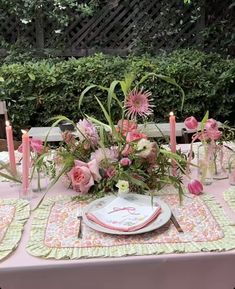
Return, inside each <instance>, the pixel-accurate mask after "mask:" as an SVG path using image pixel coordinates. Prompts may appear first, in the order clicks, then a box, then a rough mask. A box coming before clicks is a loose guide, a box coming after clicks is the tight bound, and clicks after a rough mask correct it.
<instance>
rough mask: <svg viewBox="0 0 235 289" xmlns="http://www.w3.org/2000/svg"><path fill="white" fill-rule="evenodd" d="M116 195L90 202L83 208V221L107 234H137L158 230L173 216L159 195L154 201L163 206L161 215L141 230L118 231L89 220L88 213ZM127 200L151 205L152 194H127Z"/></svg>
mask: <svg viewBox="0 0 235 289" xmlns="http://www.w3.org/2000/svg"><path fill="white" fill-rule="evenodd" d="M115 198H116V196H114V195H112V196H107V197H104V198H101V199H97V200H94V201H93V202H91V203H90V204H88V205H87V206H86V207H85V208H84V209H83V213H82V217H83V221H84V223H85V224H86V225H87V226H88V227H90V228H92V229H94V230H96V231H99V232H103V233H107V234H114V235H136V234H142V233H146V232H150V231H153V230H156V229H158V228H160V227H162V226H163V225H165V224H166V223H167V222H168V221H169V220H170V217H171V210H170V208H169V207H168V205H167V204H166V203H165V202H163V201H161V200H160V199H159V198H158V197H153V202H154V203H157V204H158V205H159V206H160V207H161V213H160V215H159V216H158V217H157V218H156V219H155V220H154V221H152V222H151V223H149V224H148V225H147V226H145V227H144V228H141V229H139V230H136V231H131V232H122V231H118V230H113V229H108V228H105V227H103V226H101V225H99V224H97V223H95V222H93V221H91V220H89V219H88V218H87V216H86V214H87V213H92V211H93V210H97V209H100V208H102V207H105V206H106V205H107V204H108V203H109V202H111V201H113V199H115ZM124 198H125V199H126V200H128V201H131V202H136V203H138V204H145V205H146V204H149V205H151V197H150V196H145V195H138V194H131V193H129V194H127V195H126V196H125V197H124Z"/></svg>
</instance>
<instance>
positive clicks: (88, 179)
mask: <svg viewBox="0 0 235 289" xmlns="http://www.w3.org/2000/svg"><path fill="white" fill-rule="evenodd" d="M68 175H69V177H70V179H71V181H72V186H73V189H74V190H75V191H76V192H78V193H81V194H82V195H84V194H87V193H88V191H89V189H90V187H92V186H93V185H94V179H93V177H92V174H91V171H90V170H89V169H88V168H87V167H84V166H82V167H80V166H74V167H73V168H72V169H71V171H70V172H69V173H68Z"/></svg>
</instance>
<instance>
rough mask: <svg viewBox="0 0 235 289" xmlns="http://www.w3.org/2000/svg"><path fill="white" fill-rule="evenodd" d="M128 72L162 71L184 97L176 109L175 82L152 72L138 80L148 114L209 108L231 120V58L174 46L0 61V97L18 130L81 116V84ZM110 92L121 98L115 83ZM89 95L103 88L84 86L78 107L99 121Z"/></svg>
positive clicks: (106, 81) (163, 117)
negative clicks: (163, 51) (150, 108)
mask: <svg viewBox="0 0 235 289" xmlns="http://www.w3.org/2000/svg"><path fill="white" fill-rule="evenodd" d="M130 72H132V73H133V74H134V75H136V79H140V78H141V77H142V76H143V75H144V74H146V73H156V74H161V75H167V76H169V77H171V78H174V79H175V80H176V82H177V83H178V84H179V85H180V86H181V87H182V88H183V90H184V92H185V102H184V109H183V112H182V113H181V111H180V110H181V92H180V91H179V89H178V88H177V87H175V86H173V85H171V84H169V83H166V82H164V81H162V80H161V79H152V78H148V79H146V81H145V82H144V84H141V85H143V86H144V88H146V89H148V90H150V91H151V92H152V98H153V102H154V104H155V108H154V116H153V119H152V120H154V121H155V122H159V121H164V122H166V121H168V117H169V112H170V111H172V110H173V111H174V112H175V113H176V115H177V120H178V121H182V120H183V119H184V118H185V117H186V116H189V115H194V116H195V117H197V118H198V119H202V117H203V116H204V114H205V113H206V111H207V110H209V111H210V117H213V118H216V119H218V120H220V121H224V120H229V121H230V123H231V122H232V124H233V122H234V111H235V60H233V59H228V60H225V59H223V58H222V57H221V56H219V55H217V54H208V55H207V54H205V53H203V52H199V51H196V50H181V51H175V52H173V53H171V54H169V55H162V56H158V57H149V56H147V55H146V56H142V57H137V56H129V57H128V58H121V57H110V56H105V55H102V54H97V55H94V56H91V57H86V58H81V59H73V58H72V59H70V60H68V61H60V62H55V61H50V60H47V61H46V60H43V61H38V62H34V63H33V62H25V63H22V64H20V63H15V64H11V65H2V66H1V67H0V79H1V81H0V98H1V99H7V100H8V104H9V115H10V118H11V119H12V121H13V126H14V128H15V129H16V130H18V131H19V129H20V128H27V127H30V126H45V125H46V121H47V120H48V119H49V118H50V117H53V116H55V115H61V114H62V115H66V116H68V117H69V118H70V119H72V120H74V121H77V120H78V119H79V117H81V111H80V109H79V96H80V95H81V93H82V91H83V90H84V89H85V88H86V87H87V86H89V85H91V84H97V83H99V84H102V86H103V87H109V85H110V83H111V82H112V81H113V79H117V80H122V79H123V75H125V73H126V74H127V73H130ZM3 80H4V81H3ZM136 84H137V83H136ZM114 92H115V95H116V96H117V98H118V99H120V100H121V99H122V98H121V88H120V86H119V85H117V86H115V89H114ZM94 96H95V97H97V98H98V99H99V100H100V101H101V102H103V103H105V101H106V96H107V92H106V91H104V90H101V89H99V88H97V89H96V88H94V89H92V90H90V91H88V92H87V93H86V97H85V98H84V100H83V111H84V110H85V114H87V115H89V116H91V117H95V118H98V119H99V120H101V121H104V118H103V119H101V117H100V116H101V112H100V107H99V105H97V102H96V101H94V100H95V98H94ZM111 106H112V107H111V108H112V111H113V115H112V118H113V119H114V120H118V119H120V118H121V116H120V111H119V110H118V102H113V103H112V105H111ZM115 108H117V109H115Z"/></svg>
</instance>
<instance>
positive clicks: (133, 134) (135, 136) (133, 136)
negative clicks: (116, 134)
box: [126, 130, 147, 142]
mask: <svg viewBox="0 0 235 289" xmlns="http://www.w3.org/2000/svg"><path fill="white" fill-rule="evenodd" d="M142 138H144V139H147V135H146V134H144V133H140V132H138V131H137V130H133V131H130V132H128V133H127V136H126V141H127V142H132V141H136V140H139V139H142Z"/></svg>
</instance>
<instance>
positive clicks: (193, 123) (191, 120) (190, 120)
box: [184, 116, 198, 129]
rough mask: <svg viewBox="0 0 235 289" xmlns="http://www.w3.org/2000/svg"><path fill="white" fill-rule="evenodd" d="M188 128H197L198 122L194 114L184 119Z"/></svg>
mask: <svg viewBox="0 0 235 289" xmlns="http://www.w3.org/2000/svg"><path fill="white" fill-rule="evenodd" d="M184 125H185V126H186V128H187V129H197V126H198V122H197V120H196V118H195V117H194V116H190V117H187V118H186V119H185V121H184Z"/></svg>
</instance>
